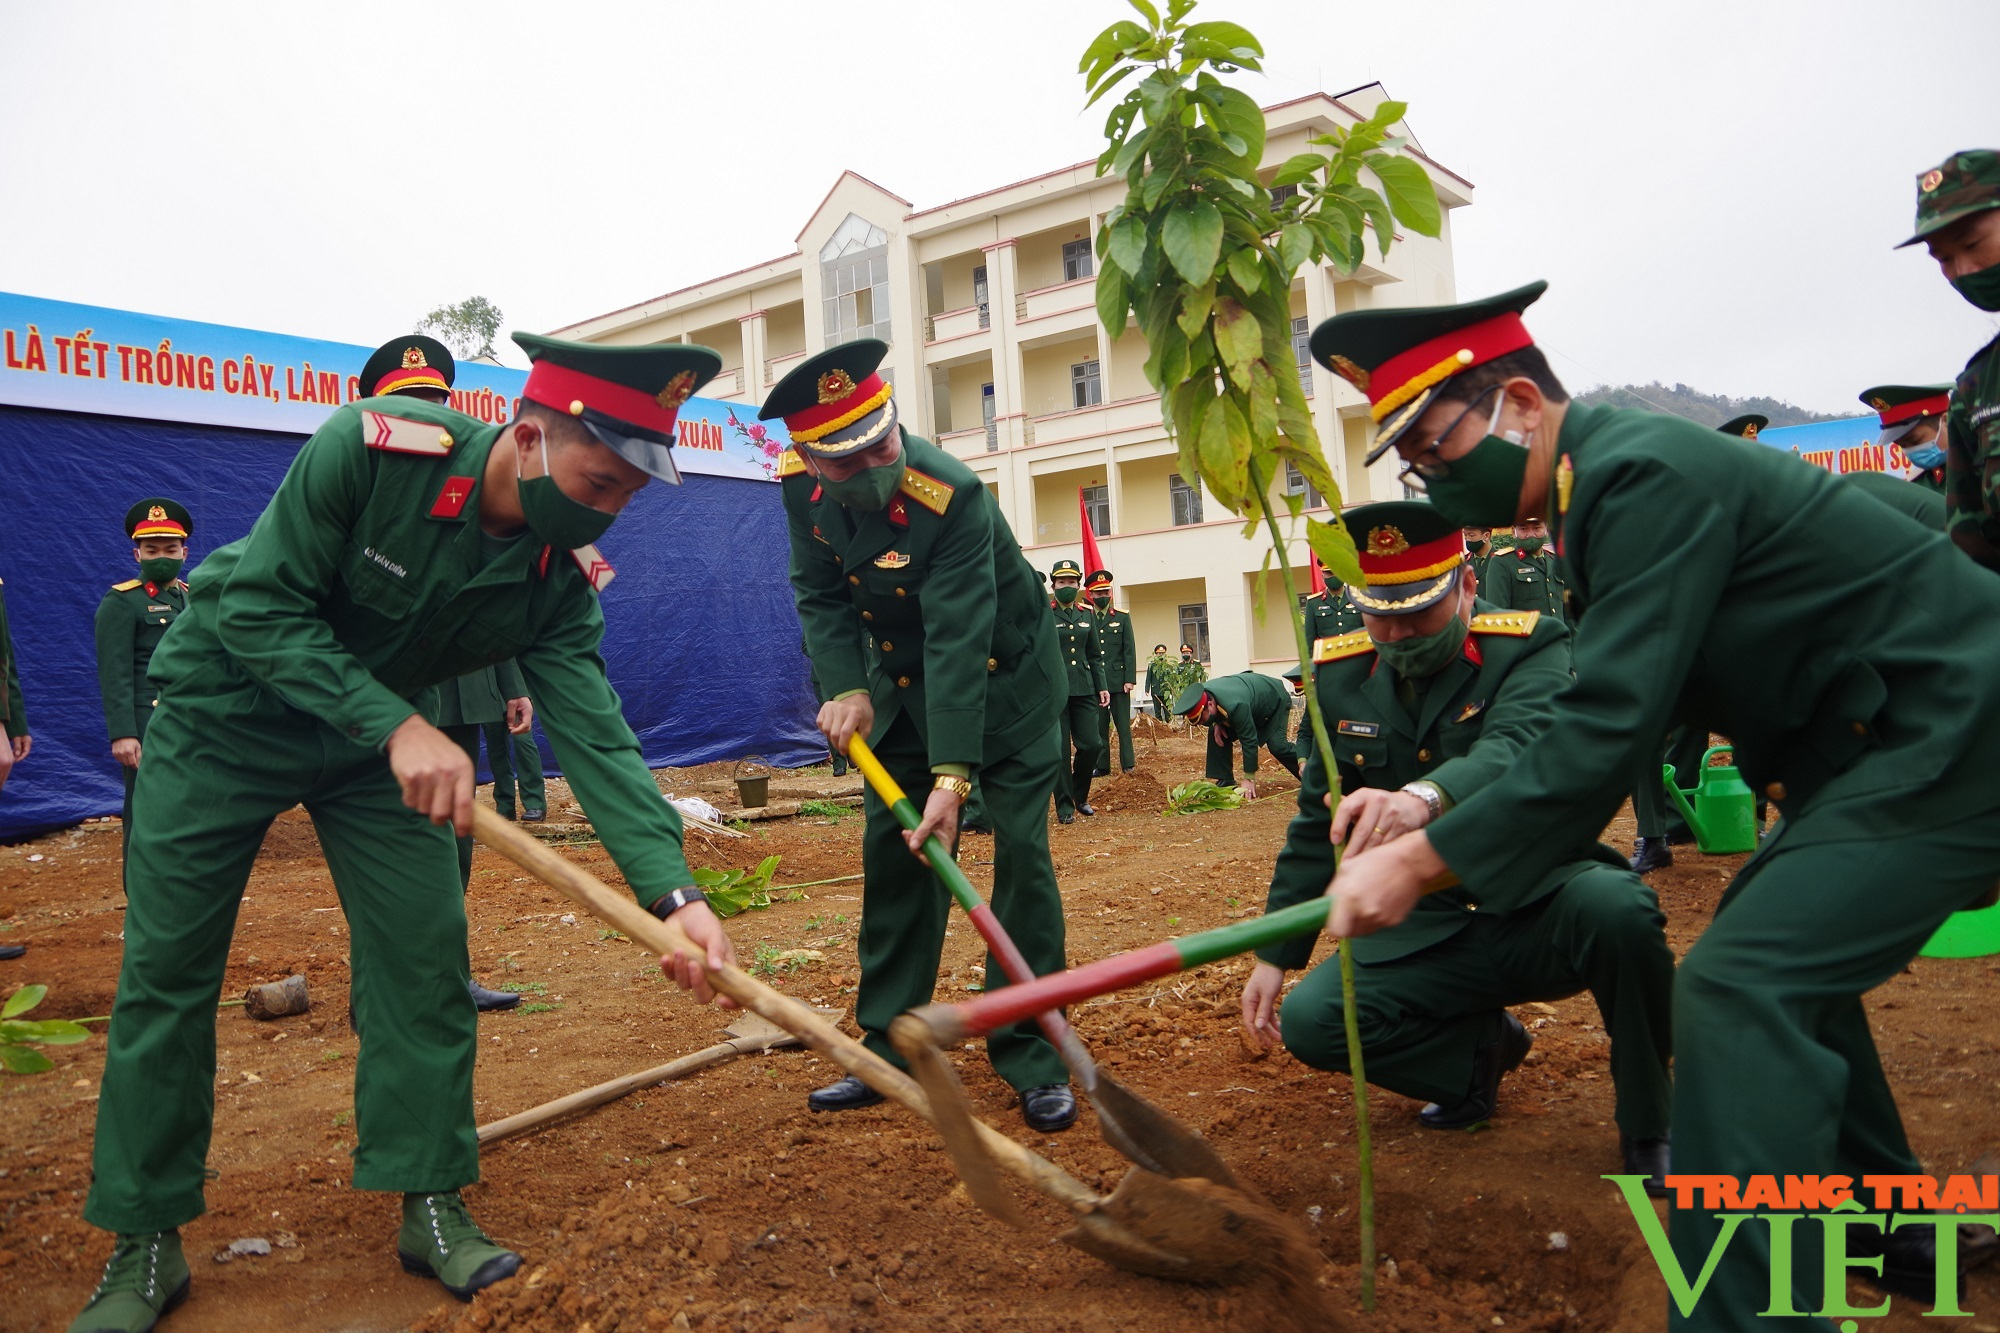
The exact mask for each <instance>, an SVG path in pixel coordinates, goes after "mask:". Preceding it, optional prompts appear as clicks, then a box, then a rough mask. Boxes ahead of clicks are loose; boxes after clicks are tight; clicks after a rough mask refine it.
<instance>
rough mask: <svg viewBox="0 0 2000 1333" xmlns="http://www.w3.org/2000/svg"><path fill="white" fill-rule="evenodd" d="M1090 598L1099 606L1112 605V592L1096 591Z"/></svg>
mask: <svg viewBox="0 0 2000 1333" xmlns="http://www.w3.org/2000/svg"><path fill="white" fill-rule="evenodd" d="M1090 600H1091V601H1092V602H1093V603H1094V604H1096V605H1098V606H1109V605H1111V594H1110V593H1108V592H1094V593H1092V594H1090Z"/></svg>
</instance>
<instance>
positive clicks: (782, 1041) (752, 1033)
mask: <svg viewBox="0 0 2000 1333" xmlns="http://www.w3.org/2000/svg"><path fill="white" fill-rule="evenodd" d="M722 1035H723V1036H725V1037H727V1038H728V1039H729V1040H730V1042H731V1043H732V1044H733V1045H735V1046H736V1047H738V1048H739V1049H741V1050H756V1051H770V1050H776V1049H778V1048H779V1047H781V1046H797V1045H799V1044H800V1041H799V1039H798V1037H797V1036H795V1035H794V1034H792V1033H790V1032H787V1031H785V1029H783V1028H781V1027H779V1026H778V1025H777V1024H776V1023H773V1022H772V1021H771V1020H770V1019H768V1018H766V1017H764V1015H762V1014H758V1013H751V1012H749V1011H747V1010H746V1011H745V1012H744V1013H742V1014H741V1015H739V1016H738V1017H737V1019H736V1021H735V1022H733V1023H731V1024H730V1025H729V1026H728V1027H726V1028H724V1029H722Z"/></svg>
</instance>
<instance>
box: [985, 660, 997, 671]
mask: <svg viewBox="0 0 2000 1333" xmlns="http://www.w3.org/2000/svg"><path fill="white" fill-rule="evenodd" d="M986 669H987V670H988V671H998V670H999V669H1000V659H999V658H997V657H989V658H987V659H986Z"/></svg>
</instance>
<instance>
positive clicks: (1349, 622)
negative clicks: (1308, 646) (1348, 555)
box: [1299, 583, 1361, 643]
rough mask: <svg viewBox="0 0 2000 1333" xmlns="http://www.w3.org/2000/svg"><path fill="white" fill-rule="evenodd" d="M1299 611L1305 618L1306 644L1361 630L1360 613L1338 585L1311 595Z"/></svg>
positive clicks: (1335, 584) (1331, 585)
mask: <svg viewBox="0 0 2000 1333" xmlns="http://www.w3.org/2000/svg"><path fill="white" fill-rule="evenodd" d="M1299 609H1300V611H1301V612H1302V613H1303V614H1304V616H1305V621H1306V641H1307V642H1308V643H1313V642H1317V641H1318V640H1320V639H1331V638H1333V637H1335V636H1337V635H1341V634H1352V633H1353V632H1354V631H1355V630H1358V629H1360V628H1361V613H1360V612H1359V611H1356V610H1355V609H1354V604H1353V603H1351V602H1349V601H1348V600H1347V594H1346V590H1345V589H1343V588H1342V587H1341V586H1340V585H1339V584H1338V583H1334V584H1329V585H1328V586H1327V587H1325V588H1322V589H1320V591H1318V592H1316V593H1313V594H1311V595H1310V596H1308V597H1307V598H1306V599H1305V601H1304V602H1303V603H1301V604H1300V607H1299Z"/></svg>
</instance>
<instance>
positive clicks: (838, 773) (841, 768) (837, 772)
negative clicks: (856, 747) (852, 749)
mask: <svg viewBox="0 0 2000 1333" xmlns="http://www.w3.org/2000/svg"><path fill="white" fill-rule="evenodd" d="M833 775H834V776H835V777H837V778H844V777H846V776H847V760H846V759H845V758H843V757H842V756H840V755H835V756H834V757H833Z"/></svg>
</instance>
